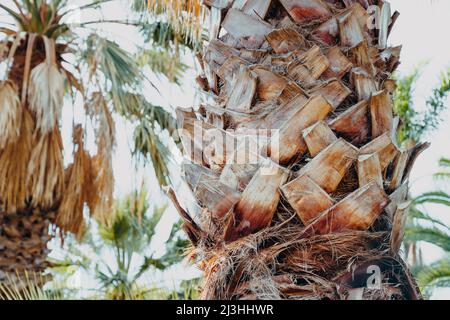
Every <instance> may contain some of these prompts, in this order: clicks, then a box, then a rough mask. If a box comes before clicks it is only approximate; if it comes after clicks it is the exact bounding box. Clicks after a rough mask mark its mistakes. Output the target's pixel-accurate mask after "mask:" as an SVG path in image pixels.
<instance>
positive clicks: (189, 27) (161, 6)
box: [147, 0, 206, 42]
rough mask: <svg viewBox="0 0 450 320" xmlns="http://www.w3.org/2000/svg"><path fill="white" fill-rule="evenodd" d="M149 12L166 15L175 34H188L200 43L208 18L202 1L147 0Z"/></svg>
mask: <svg viewBox="0 0 450 320" xmlns="http://www.w3.org/2000/svg"><path fill="white" fill-rule="evenodd" d="M147 4H148V10H149V11H150V12H151V13H152V14H155V15H164V16H165V17H166V18H167V21H168V22H169V23H170V24H171V25H172V27H173V29H174V30H175V32H177V33H180V34H186V35H187V37H188V38H189V39H192V40H194V41H195V42H200V40H201V35H202V31H203V23H204V21H205V17H206V10H205V6H203V5H202V1H200V0H147Z"/></svg>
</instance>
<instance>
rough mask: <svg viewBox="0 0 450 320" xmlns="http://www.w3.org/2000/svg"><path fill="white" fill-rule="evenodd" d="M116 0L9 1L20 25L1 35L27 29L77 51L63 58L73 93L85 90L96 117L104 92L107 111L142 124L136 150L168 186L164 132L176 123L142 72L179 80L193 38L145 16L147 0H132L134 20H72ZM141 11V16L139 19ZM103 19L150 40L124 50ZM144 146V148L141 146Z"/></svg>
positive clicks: (5, 7) (6, 9) (3, 7)
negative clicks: (148, 95)
mask: <svg viewBox="0 0 450 320" xmlns="http://www.w3.org/2000/svg"><path fill="white" fill-rule="evenodd" d="M113 1H118V0H90V1H85V2H83V4H80V5H79V6H77V7H73V8H71V7H70V5H72V2H71V1H68V0H35V1H26V0H18V1H13V2H12V4H10V5H6V4H0V11H4V12H6V14H7V16H9V17H11V18H12V19H13V20H14V21H15V22H16V26H15V27H14V26H10V25H9V24H6V25H7V27H3V28H0V33H2V34H5V35H6V36H7V37H13V36H15V35H16V34H17V32H19V31H25V32H29V33H36V34H38V35H42V36H47V37H49V38H52V39H54V40H58V43H61V44H63V45H67V50H66V51H67V52H69V53H72V54H73V58H72V56H70V58H69V59H66V58H64V59H65V61H64V63H65V65H68V67H67V69H66V71H67V72H66V75H67V78H68V84H69V86H68V88H69V89H70V90H68V92H70V93H72V94H74V93H75V92H77V91H78V92H80V93H81V95H82V96H83V98H84V99H85V102H86V103H85V107H86V111H87V114H89V115H91V116H93V115H95V104H94V105H92V104H91V103H89V102H90V101H94V100H96V99H93V97H94V96H95V95H100V96H101V97H102V99H103V100H104V101H105V104H106V105H107V108H108V109H111V110H113V111H115V112H116V113H117V114H119V115H121V116H123V117H124V118H126V119H128V120H130V121H132V122H133V123H134V124H135V125H136V126H137V128H136V133H135V136H136V137H139V138H140V139H137V142H139V143H137V144H136V145H135V147H136V154H137V153H140V154H141V155H143V156H145V157H148V159H149V160H151V161H154V168H155V171H156V176H157V177H158V181H159V182H160V183H161V184H162V185H166V184H167V183H168V178H169V174H168V169H167V163H168V162H169V160H170V158H171V155H170V152H169V149H168V148H167V145H166V143H165V142H163V140H162V139H161V138H160V133H161V132H162V131H164V130H166V129H168V130H169V131H170V133H172V132H173V127H174V125H173V124H172V122H173V121H172V117H171V115H170V113H168V112H165V111H164V110H163V109H162V108H161V107H159V106H153V105H152V104H150V103H149V102H147V101H146V99H145V98H144V94H143V91H144V88H145V84H146V83H148V84H150V85H151V86H153V87H154V88H156V86H155V85H154V84H153V83H151V82H150V81H149V80H148V78H147V77H146V76H145V74H144V73H143V71H142V70H143V67H145V66H148V67H149V68H150V69H151V70H152V71H153V72H154V73H156V74H163V75H165V76H167V78H168V79H169V80H170V81H173V82H174V83H177V84H179V83H180V78H181V76H182V74H183V72H184V71H185V70H186V66H185V65H184V64H183V63H182V58H181V53H182V52H184V50H190V48H193V45H192V39H190V38H189V36H186V35H185V34H183V33H182V32H177V31H175V29H173V27H172V26H171V25H170V24H168V23H164V22H160V21H155V20H152V21H151V20H149V19H143V15H142V9H143V8H144V6H145V7H146V1H142V0H141V1H135V2H132V4H133V5H132V8H131V9H133V10H130V12H129V13H130V15H131V17H132V19H133V20H104V19H102V18H95V19H94V20H92V21H72V20H73V19H70V18H71V15H72V14H73V13H74V12H76V11H77V10H79V11H80V12H81V16H82V17H88V16H94V17H95V16H97V15H96V13H99V12H101V10H103V9H105V8H106V6H107V5H108V3H109V2H113ZM138 9H139V11H137V10H138ZM88 10H90V11H88ZM93 10H94V11H93ZM93 12H95V13H94V14H93V15H92V13H93ZM136 12H141V14H139V15H138V16H137V17H136ZM0 23H1V21H0ZM104 23H116V24H122V25H127V26H131V27H133V28H134V31H135V32H136V33H137V34H138V33H140V34H141V35H142V37H143V39H144V40H145V41H142V43H139V44H136V46H135V48H134V50H130V51H128V50H124V49H123V48H122V47H120V46H119V45H118V44H117V43H116V42H114V41H111V40H109V39H108V38H107V37H106V36H104V35H105V32H104V31H102V29H101V28H100V26H101V25H102V24H104ZM97 100H98V99H97ZM141 119H142V122H140V121H141ZM156 128H157V129H156ZM139 147H142V148H143V149H142V150H138V148H139Z"/></svg>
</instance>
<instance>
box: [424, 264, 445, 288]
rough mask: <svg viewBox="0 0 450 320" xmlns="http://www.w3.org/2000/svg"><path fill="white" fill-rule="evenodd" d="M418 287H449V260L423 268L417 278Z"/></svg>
mask: <svg viewBox="0 0 450 320" xmlns="http://www.w3.org/2000/svg"><path fill="white" fill-rule="evenodd" d="M417 280H418V283H419V286H420V287H422V288H425V287H428V286H431V287H450V259H449V258H445V259H442V260H440V261H438V262H436V263H435V264H433V265H431V266H429V267H426V268H424V269H423V270H422V271H420V272H419V274H418V276H417Z"/></svg>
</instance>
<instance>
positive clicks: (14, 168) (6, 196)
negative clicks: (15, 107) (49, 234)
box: [0, 110, 34, 213]
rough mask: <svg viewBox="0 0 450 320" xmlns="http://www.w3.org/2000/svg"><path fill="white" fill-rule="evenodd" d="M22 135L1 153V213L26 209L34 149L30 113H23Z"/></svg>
mask: <svg viewBox="0 0 450 320" xmlns="http://www.w3.org/2000/svg"><path fill="white" fill-rule="evenodd" d="M21 118H22V119H21V124H20V125H19V127H20V134H19V137H18V139H17V141H15V142H9V143H8V144H7V145H6V146H5V148H4V149H3V150H2V151H0V204H1V208H0V211H3V212H6V213H13V212H16V211H17V210H21V209H24V208H25V206H26V201H27V199H28V198H29V195H30V190H29V186H28V185H27V183H26V182H27V181H28V178H29V175H28V163H29V160H30V154H31V150H32V148H33V144H34V141H33V131H34V121H33V118H32V116H31V115H30V113H29V112H28V111H26V110H24V111H23V115H22V117H21Z"/></svg>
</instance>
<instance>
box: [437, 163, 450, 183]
mask: <svg viewBox="0 0 450 320" xmlns="http://www.w3.org/2000/svg"><path fill="white" fill-rule="evenodd" d="M439 167H441V168H442V171H439V172H437V173H435V174H434V175H433V176H434V177H435V178H436V179H439V180H448V179H450V171H449V168H450V159H448V158H441V159H440V160H439Z"/></svg>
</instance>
